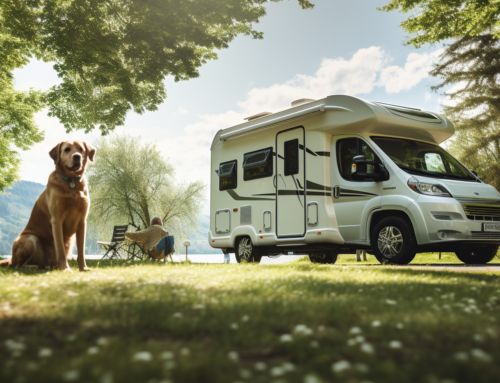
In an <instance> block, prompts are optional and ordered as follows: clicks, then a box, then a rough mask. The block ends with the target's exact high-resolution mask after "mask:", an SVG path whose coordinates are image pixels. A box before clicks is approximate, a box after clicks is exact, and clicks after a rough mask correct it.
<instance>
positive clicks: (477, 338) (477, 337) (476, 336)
mask: <svg viewBox="0 0 500 383" xmlns="http://www.w3.org/2000/svg"><path fill="white" fill-rule="evenodd" d="M474 340H475V341H476V342H479V343H481V342H482V341H484V335H481V334H474Z"/></svg>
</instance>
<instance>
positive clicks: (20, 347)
mask: <svg viewBox="0 0 500 383" xmlns="http://www.w3.org/2000/svg"><path fill="white" fill-rule="evenodd" d="M3 344H4V345H5V348H6V349H7V350H9V351H10V352H22V351H24V349H25V348H26V345H25V344H24V343H22V342H18V341H15V340H12V339H7V340H6V341H5V342H3Z"/></svg>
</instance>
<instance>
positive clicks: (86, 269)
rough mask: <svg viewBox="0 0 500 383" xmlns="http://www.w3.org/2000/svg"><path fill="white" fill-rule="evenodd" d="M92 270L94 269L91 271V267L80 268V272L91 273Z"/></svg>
mask: <svg viewBox="0 0 500 383" xmlns="http://www.w3.org/2000/svg"><path fill="white" fill-rule="evenodd" d="M91 270H92V269H91V268H90V267H87V266H85V267H80V271H82V272H86V271H91Z"/></svg>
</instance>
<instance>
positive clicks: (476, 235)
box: [471, 231, 500, 240]
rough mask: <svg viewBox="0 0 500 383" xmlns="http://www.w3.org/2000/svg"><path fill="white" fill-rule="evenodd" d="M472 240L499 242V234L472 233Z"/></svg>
mask: <svg viewBox="0 0 500 383" xmlns="http://www.w3.org/2000/svg"><path fill="white" fill-rule="evenodd" d="M471 234H472V238H473V239H498V240H500V233H495V232H485V231H473V232H472V233H471Z"/></svg>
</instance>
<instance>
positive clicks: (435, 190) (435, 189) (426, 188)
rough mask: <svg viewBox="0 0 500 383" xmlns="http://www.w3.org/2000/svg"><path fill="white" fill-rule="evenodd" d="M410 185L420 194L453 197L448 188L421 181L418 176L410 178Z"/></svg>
mask: <svg viewBox="0 0 500 383" xmlns="http://www.w3.org/2000/svg"><path fill="white" fill-rule="evenodd" d="M408 187H409V188H410V189H411V190H413V191H414V192H417V193H420V194H425V195H432V196H435V197H451V194H450V192H449V191H448V190H446V189H445V187H444V186H442V185H437V184H430V183H427V182H420V181H419V180H418V179H417V178H416V177H411V178H410V179H409V180H408Z"/></svg>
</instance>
